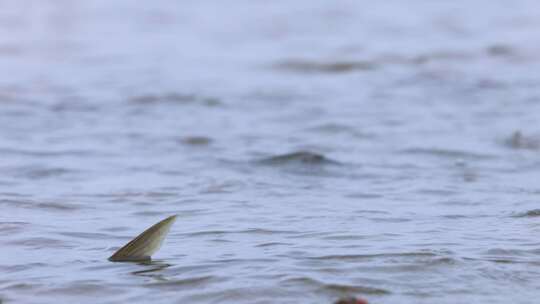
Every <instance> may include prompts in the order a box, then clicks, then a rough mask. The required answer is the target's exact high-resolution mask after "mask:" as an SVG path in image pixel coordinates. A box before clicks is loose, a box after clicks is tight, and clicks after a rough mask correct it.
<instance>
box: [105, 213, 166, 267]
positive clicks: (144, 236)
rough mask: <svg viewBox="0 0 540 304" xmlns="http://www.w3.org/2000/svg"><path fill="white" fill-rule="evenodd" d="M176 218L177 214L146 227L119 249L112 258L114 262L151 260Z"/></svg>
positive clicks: (110, 259)
mask: <svg viewBox="0 0 540 304" xmlns="http://www.w3.org/2000/svg"><path fill="white" fill-rule="evenodd" d="M175 220H176V215H173V216H169V217H168V218H166V219H164V220H162V221H160V222H159V223H157V224H155V225H153V226H152V227H150V228H148V229H146V230H145V231H144V232H143V233H141V234H139V235H138V236H137V237H136V238H134V239H133V240H131V241H130V242H129V243H127V244H126V245H124V247H122V248H120V249H118V251H116V252H115V253H114V254H113V255H112V256H111V257H110V258H109V261H112V262H141V261H149V260H151V258H152V254H154V253H155V252H156V251H157V250H158V249H159V247H161V243H162V242H163V240H164V239H165V236H166V235H167V233H168V232H169V229H170V228H171V225H172V224H173V223H174V221H175Z"/></svg>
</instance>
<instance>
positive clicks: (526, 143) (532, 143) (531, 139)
mask: <svg viewBox="0 0 540 304" xmlns="http://www.w3.org/2000/svg"><path fill="white" fill-rule="evenodd" d="M504 145H505V146H507V147H508V148H511V149H516V150H538V149H540V138H539V137H538V136H532V135H523V133H522V132H521V131H515V132H514V133H512V135H510V136H509V137H508V138H507V139H505V140H504Z"/></svg>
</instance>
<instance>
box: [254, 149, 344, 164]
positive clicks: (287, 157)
mask: <svg viewBox="0 0 540 304" xmlns="http://www.w3.org/2000/svg"><path fill="white" fill-rule="evenodd" d="M260 162H261V163H262V164H268V165H280V164H308V165H325V164H339V163H338V162H337V161H334V160H331V159H328V158H327V157H325V156H324V155H321V154H317V153H313V152H309V151H298V152H292V153H287V154H282V155H277V156H272V157H268V158H265V159H263V160H261V161H260Z"/></svg>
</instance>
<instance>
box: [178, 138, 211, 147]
mask: <svg viewBox="0 0 540 304" xmlns="http://www.w3.org/2000/svg"><path fill="white" fill-rule="evenodd" d="M180 143H182V144H184V145H188V146H208V145H209V144H211V143H212V139H211V138H210V137H206V136H187V137H184V138H181V139H180Z"/></svg>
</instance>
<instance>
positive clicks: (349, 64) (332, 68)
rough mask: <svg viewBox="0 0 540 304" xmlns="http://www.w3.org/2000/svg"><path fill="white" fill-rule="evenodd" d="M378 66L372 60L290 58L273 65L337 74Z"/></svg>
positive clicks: (292, 70) (372, 68)
mask: <svg viewBox="0 0 540 304" xmlns="http://www.w3.org/2000/svg"><path fill="white" fill-rule="evenodd" d="M377 67H378V66H377V64H376V63H375V62H372V61H327V62H323V61H312V60H303V59H291V60H286V61H282V62H279V63H277V64H275V65H274V68H275V69H278V70H282V71H289V72H295V73H305V74H314V73H321V74H338V73H350V72H355V71H370V70H374V69H376V68H377Z"/></svg>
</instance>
